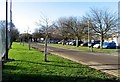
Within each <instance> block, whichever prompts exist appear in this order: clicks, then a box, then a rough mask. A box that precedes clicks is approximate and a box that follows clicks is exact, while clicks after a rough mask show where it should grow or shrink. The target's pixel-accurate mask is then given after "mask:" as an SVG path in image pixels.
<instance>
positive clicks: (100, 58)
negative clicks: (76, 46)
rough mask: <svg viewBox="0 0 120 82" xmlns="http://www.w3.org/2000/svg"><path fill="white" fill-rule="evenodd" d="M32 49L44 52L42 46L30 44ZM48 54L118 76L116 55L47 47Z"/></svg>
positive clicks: (118, 68) (118, 69) (119, 70)
mask: <svg viewBox="0 0 120 82" xmlns="http://www.w3.org/2000/svg"><path fill="white" fill-rule="evenodd" d="M31 46H32V47H34V48H37V49H39V50H41V51H44V45H41V44H36V43H32V44H31ZM48 53H51V54H54V55H58V56H60V57H63V58H67V59H70V60H72V61H75V62H78V63H81V64H84V65H87V66H89V67H91V68H95V69H97V70H101V71H102V72H105V73H107V74H110V75H114V76H117V77H118V76H119V72H120V67H119V66H120V64H119V62H118V59H119V58H120V57H119V56H118V53H117V52H116V53H102V52H100V53H98V52H83V51H78V50H71V49H62V48H57V47H52V46H49V45H48Z"/></svg>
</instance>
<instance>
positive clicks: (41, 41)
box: [37, 40, 45, 43]
mask: <svg viewBox="0 0 120 82" xmlns="http://www.w3.org/2000/svg"><path fill="white" fill-rule="evenodd" d="M37 42H40V43H43V42H45V40H37Z"/></svg>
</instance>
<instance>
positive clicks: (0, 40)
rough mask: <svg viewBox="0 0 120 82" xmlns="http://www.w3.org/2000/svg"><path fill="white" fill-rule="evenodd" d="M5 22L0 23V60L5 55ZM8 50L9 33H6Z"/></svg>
mask: <svg viewBox="0 0 120 82" xmlns="http://www.w3.org/2000/svg"><path fill="white" fill-rule="evenodd" d="M5 24H6V22H5V21H0V58H2V57H3V56H4V55H5V53H6V25H5ZM7 38H8V49H9V48H10V32H9V31H8V37H7Z"/></svg>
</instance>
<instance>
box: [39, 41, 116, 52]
mask: <svg viewBox="0 0 120 82" xmlns="http://www.w3.org/2000/svg"><path fill="white" fill-rule="evenodd" d="M40 44H41V43H40ZM49 45H50V46H54V47H59V48H67V49H76V50H81V51H92V48H88V47H84V46H79V47H76V46H72V45H62V44H52V43H49ZM93 51H94V52H107V53H108V52H109V53H113V52H118V49H100V48H93Z"/></svg>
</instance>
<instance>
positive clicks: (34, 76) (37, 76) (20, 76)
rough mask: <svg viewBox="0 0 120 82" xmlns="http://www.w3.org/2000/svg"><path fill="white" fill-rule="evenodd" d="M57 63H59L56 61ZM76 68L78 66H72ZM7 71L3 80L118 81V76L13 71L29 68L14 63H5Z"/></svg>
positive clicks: (21, 81)
mask: <svg viewBox="0 0 120 82" xmlns="http://www.w3.org/2000/svg"><path fill="white" fill-rule="evenodd" d="M15 61H18V62H19V61H20V62H21V61H22V62H28V63H33V64H42V65H53V64H48V63H37V62H31V61H24V60H15ZM56 64H57V63H56ZM53 66H60V67H68V69H69V68H71V66H64V65H53ZM72 68H76V67H74V66H73V67H72ZM3 69H5V70H7V71H3V81H2V82H118V81H117V79H116V78H109V79H107V78H103V79H102V78H100V77H93V76H85V75H84V76H82V75H81V76H79V77H72V76H64V75H63V76H60V75H56V74H49V73H48V74H42V73H31V74H30V73H26V74H25V72H24V73H22V72H20V73H13V72H12V70H25V69H27V68H23V67H19V66H13V65H5V66H4V68H3Z"/></svg>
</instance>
